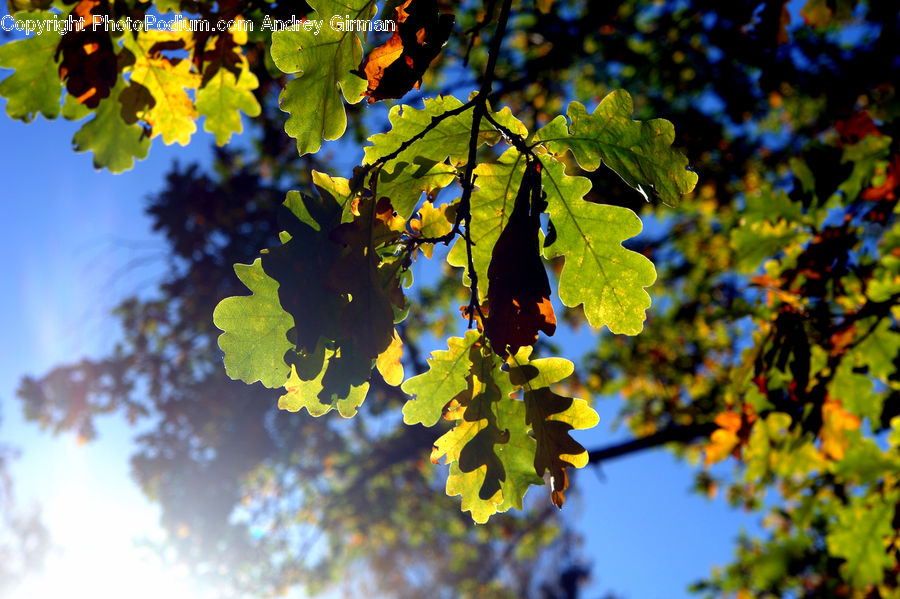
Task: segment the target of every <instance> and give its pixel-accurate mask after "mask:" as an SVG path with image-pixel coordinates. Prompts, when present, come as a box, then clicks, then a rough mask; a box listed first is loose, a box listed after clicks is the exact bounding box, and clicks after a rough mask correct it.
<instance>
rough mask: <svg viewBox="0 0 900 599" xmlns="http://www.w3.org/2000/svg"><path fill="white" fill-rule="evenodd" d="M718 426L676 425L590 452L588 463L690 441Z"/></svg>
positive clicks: (706, 434)
mask: <svg viewBox="0 0 900 599" xmlns="http://www.w3.org/2000/svg"><path fill="white" fill-rule="evenodd" d="M716 428H718V427H717V426H716V424H715V423H713V422H705V423H702V424H689V425H674V426H670V427H668V428H664V429H662V430H661V431H657V432H655V433H653V434H652V435H647V436H646V437H641V438H639V439H632V440H631V441H626V442H624V443H618V444H616V445H610V446H608V447H603V448H600V449H594V450H593V451H589V452H588V463H590V464H600V463H601V462H605V461H607V460H611V459H613V458H619V457H622V456H626V455H628V454H632V453H636V452H638V451H643V450H644V449H650V448H653V447H659V446H661V445H666V444H668V443H684V444H687V443H690V442H691V441H693V440H695V439H700V438H702V437H708V436H709V435H711V434H712V432H713V431H714V430H716Z"/></svg>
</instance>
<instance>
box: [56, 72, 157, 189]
mask: <svg viewBox="0 0 900 599" xmlns="http://www.w3.org/2000/svg"><path fill="white" fill-rule="evenodd" d="M124 88H125V83H124V82H123V81H122V80H119V82H118V83H117V84H116V87H115V88H113V90H112V91H111V92H110V94H109V97H108V98H104V99H103V100H101V101H100V105H99V106H97V110H96V113H95V116H94V118H92V119H91V120H89V121H88V122H86V123H85V124H84V125H82V127H81V129H79V130H78V131H77V132H76V133H75V136H74V137H73V138H72V145H73V146H74V147H75V151H76V152H87V151H92V152H93V153H94V168H104V167H106V168H107V169H109V171H110V172H111V173H121V172H122V171H127V170H128V169H130V168H131V167H132V166H134V159H135V158H137V159H138V160H143V159H144V158H146V157H147V153H148V152H149V151H150V139H149V138H148V137H147V136H146V135H144V130H143V129H142V128H141V127H140V126H139V125H135V124H131V125H129V124H127V123H126V122H125V121H124V120H123V119H122V115H121V105H120V103H119V101H118V100H119V95H120V94H121V93H122V90H123V89H124Z"/></svg>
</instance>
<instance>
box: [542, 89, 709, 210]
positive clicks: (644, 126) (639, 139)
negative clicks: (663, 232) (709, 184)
mask: <svg viewBox="0 0 900 599" xmlns="http://www.w3.org/2000/svg"><path fill="white" fill-rule="evenodd" d="M633 112H634V103H633V102H632V100H631V96H630V95H629V94H628V92H626V91H624V90H616V91H614V92H612V93H611V94H609V95H608V96H606V97H605V98H603V100H602V101H601V102H600V104H599V105H598V106H597V108H596V109H595V110H594V112H593V113H592V114H588V112H587V109H585V107H584V105H583V104H581V103H579V102H572V103H571V104H569V109H568V112H567V114H568V116H569V123H568V126H567V123H566V119H565V118H564V117H563V116H562V115H560V116H558V117H556V118H555V119H553V120H552V121H551V122H550V123H548V124H547V126H545V127H544V128H542V129H541V130H540V131H538V132H537V134H536V135H535V140H538V141H543V142H545V143H546V145H547V147H548V149H549V150H550V151H551V152H553V153H554V154H563V153H565V151H566V150H571V151H572V154H573V155H574V156H575V160H577V161H578V164H579V165H581V168H583V169H585V170H588V171H593V170H596V169H597V168H598V167H599V166H600V164H606V166H608V167H609V168H611V169H612V170H614V171H615V172H616V173H618V174H619V176H620V177H622V179H624V180H625V182H626V183H628V184H629V185H630V186H632V187H634V188H635V189H637V190H638V191H640V192H641V193H642V194H643V195H644V196H645V197H648V196H653V197H658V198H659V199H660V200H662V201H663V202H665V203H666V204H669V205H672V206H674V205H675V204H677V203H678V201H679V200H680V199H681V196H682V195H684V194H686V193H688V192H689V191H691V190H692V189H693V188H694V185H696V184H697V175H696V173H694V172H692V171H689V170H687V164H688V163H687V158H685V156H684V155H683V154H681V153H680V152H676V151H675V150H673V149H672V148H671V146H672V141H674V139H675V128H674V127H673V126H672V123H670V122H669V121H666V120H664V119H653V120H649V121H635V120H632V118H631V117H632V114H633Z"/></svg>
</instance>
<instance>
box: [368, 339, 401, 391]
mask: <svg viewBox="0 0 900 599" xmlns="http://www.w3.org/2000/svg"><path fill="white" fill-rule="evenodd" d="M402 357H403V341H402V340H401V339H400V335H398V334H397V329H394V337H393V339H391V344H390V345H388V347H387V349H386V350H384V351H383V352H381V355H379V356H378V358H376V359H375V366H376V367H377V368H378V372H380V373H381V376H382V378H384V382H385V383H387V384H388V385H390V386H392V387H396V386H397V385H399V384H400V383H402V382H403V364H401V363H400V358H402Z"/></svg>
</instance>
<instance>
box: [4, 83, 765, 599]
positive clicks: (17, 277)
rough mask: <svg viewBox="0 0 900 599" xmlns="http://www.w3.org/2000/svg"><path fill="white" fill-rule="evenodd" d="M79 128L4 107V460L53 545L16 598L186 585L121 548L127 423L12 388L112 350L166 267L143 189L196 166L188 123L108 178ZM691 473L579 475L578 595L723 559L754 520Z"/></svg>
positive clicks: (206, 141) (150, 527) (607, 411)
mask: <svg viewBox="0 0 900 599" xmlns="http://www.w3.org/2000/svg"><path fill="white" fill-rule="evenodd" d="M5 74H6V72H3V73H2V74H0V77H2V76H5ZM2 109H5V104H0V110H2ZM78 126H79V125H78V124H74V123H69V122H66V121H64V120H62V119H60V120H58V121H55V122H52V123H50V122H47V121H45V120H44V119H42V118H39V119H38V120H37V121H35V122H33V123H31V124H28V125H24V124H22V123H18V122H13V121H11V120H10V119H8V118H7V117H6V116H5V111H4V113H3V115H2V116H0V140H2V141H0V183H2V187H0V203H2V206H3V209H4V214H5V216H6V218H7V219H8V220H7V222H8V223H9V224H10V226H7V227H6V231H5V232H4V234H3V235H2V236H0V255H3V256H4V258H5V261H4V262H5V264H4V267H3V269H2V270H0V291H2V293H0V324H2V331H3V335H2V347H0V350H2V356H3V358H4V359H3V360H0V409H2V423H0V442H6V443H10V444H13V445H15V446H18V447H19V448H20V449H21V450H22V458H21V459H20V460H18V461H16V462H14V465H13V474H14V479H15V484H16V491H17V493H16V495H17V498H18V499H19V501H20V502H21V503H24V504H25V505H37V506H39V507H40V508H41V509H42V511H43V514H44V517H45V521H46V523H47V524H48V525H49V527H50V531H51V534H52V535H53V541H54V542H55V544H56V546H57V548H56V550H55V551H54V554H53V556H52V557H51V560H50V564H49V568H48V571H47V573H46V576H45V577H44V578H43V579H42V580H37V581H31V582H30V583H29V585H27V586H26V588H24V589H23V590H22V591H21V592H20V594H19V595H17V596H16V597H15V598H14V599H19V597H21V598H25V597H44V596H48V595H51V594H56V593H57V592H58V590H60V589H58V587H57V586H54V585H57V584H58V583H59V582H60V581H64V582H65V590H67V591H68V592H71V590H72V589H79V588H83V589H87V588H90V590H91V592H92V594H93V596H94V597H97V599H106V598H107V597H108V598H109V599H112V598H113V597H115V598H118V597H121V596H123V595H122V593H123V591H125V590H127V591H128V593H129V596H130V597H143V596H145V595H146V596H147V597H158V596H160V594H162V595H163V596H167V597H168V598H169V599H181V598H182V597H193V596H195V595H194V592H195V591H194V590H192V589H191V586H190V581H188V580H186V579H185V578H184V576H183V574H182V573H179V572H172V571H164V570H163V569H162V567H161V566H160V564H159V563H158V561H157V560H154V559H153V558H152V556H149V555H147V554H143V553H141V552H139V551H138V550H136V549H134V548H133V543H132V541H133V540H135V539H138V538H141V537H149V538H158V537H159V534H160V531H159V529H158V527H157V519H158V512H157V510H156V508H155V507H154V506H153V505H151V504H150V503H149V502H147V501H146V500H145V499H144V498H143V496H142V495H141V494H140V491H139V490H138V489H137V487H136V485H135V484H134V482H133V481H132V479H131V478H130V474H129V465H128V458H129V454H130V451H131V441H130V440H131V438H132V437H133V436H134V435H135V434H136V431H134V430H133V429H129V428H128V427H127V426H126V425H125V423H124V421H123V420H122V419H120V418H118V417H109V418H106V419H103V420H101V422H100V427H99V437H98V439H97V440H96V441H95V442H93V443H90V444H86V445H79V444H78V443H77V441H76V439H75V438H74V437H73V436H72V435H62V436H60V437H54V436H52V435H50V434H49V433H45V432H41V431H40V430H38V429H37V427H36V426H34V425H33V424H29V423H25V422H24V421H23V420H22V418H21V415H20V411H19V410H20V408H19V403H18V400H16V399H15V398H14V392H15V388H16V386H17V384H18V381H19V379H20V378H21V376H23V375H26V374H30V375H40V374H42V373H44V372H46V371H47V370H49V369H50V368H51V367H53V366H54V365H58V364H61V363H66V362H70V361H73V360H77V359H78V358H81V357H83V356H95V357H96V356H102V355H104V354H105V353H107V352H109V351H110V350H111V349H112V347H113V346H114V344H115V342H116V340H117V339H119V338H120V336H121V335H120V331H119V330H118V328H117V325H116V324H115V321H114V320H112V319H111V318H110V317H109V312H110V310H111V309H112V308H113V307H114V306H115V305H116V304H117V303H118V302H119V300H121V299H122V298H124V297H127V296H129V295H132V294H134V293H136V292H142V291H144V290H147V289H152V284H153V282H155V281H156V280H157V279H158V277H159V276H160V275H161V273H162V272H163V271H162V269H163V268H164V267H165V263H164V259H163V256H164V252H165V250H166V246H165V243H164V241H163V240H162V239H161V238H160V237H159V236H158V235H154V234H153V233H152V232H151V230H150V223H149V221H148V219H147V218H146V217H145V216H144V214H143V212H142V209H143V205H144V201H143V200H144V198H145V197H146V196H147V195H148V194H151V193H154V192H157V191H159V190H160V189H161V188H162V185H163V176H164V174H165V172H166V171H167V170H168V168H169V166H170V165H171V162H172V161H173V160H179V161H181V162H189V161H192V160H200V161H201V162H205V163H208V162H209V160H210V159H211V151H210V144H211V143H212V138H211V136H209V135H205V134H197V135H195V136H194V138H193V142H192V144H191V145H190V146H189V147H187V148H183V147H181V146H174V147H166V146H164V145H162V143H161V141H160V140H159V139H157V140H155V141H154V144H153V147H152V149H151V152H150V157H149V158H148V159H147V160H145V161H143V162H139V163H137V165H136V167H135V168H134V169H132V170H131V171H128V172H126V173H124V174H121V175H111V174H109V173H107V172H105V171H102V172H98V171H95V170H94V168H93V166H92V162H91V156H90V154H87V153H86V154H76V153H74V151H73V150H72V149H71V141H70V140H71V137H72V134H73V133H74V131H76V130H77V128H78ZM342 174H346V173H342ZM250 258H251V257H248V261H249V260H250ZM651 295H652V289H651ZM579 337H580V338H581V341H582V342H583V338H584V335H580V336H579ZM569 347H571V345H570V346H569ZM275 397H276V395H273V401H274V400H275ZM616 408H617V406H616V402H615V401H613V400H607V401H603V402H601V405H599V406H598V411H599V412H600V413H601V425H600V426H599V427H598V428H597V429H596V430H595V431H591V432H588V433H584V434H582V435H580V439H581V440H582V442H583V443H584V444H585V445H586V446H587V447H589V448H594V447H598V446H601V445H606V444H609V443H613V442H615V441H616V440H621V439H624V438H626V435H625V434H624V433H622V432H621V431H618V432H610V431H609V428H608V423H609V422H610V421H611V420H612V418H613V416H614V414H615V410H616ZM285 417H290V416H289V415H287V414H286V415H285ZM692 472H693V468H692V467H691V466H689V465H687V464H685V463H683V462H678V461H676V460H675V459H674V458H672V457H671V456H670V455H669V454H667V453H666V452H664V451H659V450H658V451H652V452H644V453H642V454H640V455H637V456H632V457H628V458H622V459H619V460H615V461H613V462H610V463H609V464H607V465H604V466H603V469H602V471H601V472H600V474H601V476H598V472H597V471H596V470H595V469H590V468H589V469H587V470H585V471H583V472H580V473H579V474H578V475H577V483H576V484H577V485H578V487H579V488H580V489H581V490H582V494H581V495H580V496H579V497H578V498H577V499H574V498H573V500H572V501H570V502H569V503H567V505H566V509H565V513H564V517H566V518H569V519H570V520H571V521H572V522H573V523H574V524H575V526H576V527H577V528H578V529H580V530H581V531H582V532H583V533H584V535H585V538H586V542H585V546H584V554H585V555H586V556H588V558H589V559H590V560H592V562H593V566H594V567H593V574H592V580H593V583H592V586H591V591H590V592H589V593H587V594H586V597H587V598H591V597H595V596H599V595H600V594H601V593H602V592H604V591H606V590H613V591H615V592H616V593H618V594H619V595H620V596H622V597H628V598H631V599H654V598H660V599H662V598H666V599H677V598H679V597H687V596H688V595H687V593H686V591H685V588H686V586H687V585H688V584H689V583H690V582H692V581H695V580H697V579H698V578H700V577H702V576H704V575H706V574H707V573H708V572H709V569H710V567H712V566H713V565H714V564H724V563H726V562H727V561H728V560H729V559H730V557H731V553H732V548H733V541H734V539H735V537H736V536H737V534H738V532H739V531H740V529H741V527H751V528H752V527H754V525H755V523H756V522H757V519H758V516H754V515H747V514H743V513H741V512H738V511H735V510H732V509H730V508H728V507H727V506H726V505H725V502H724V501H723V500H721V499H719V500H715V501H710V500H707V499H705V498H703V497H700V496H696V495H691V494H690V493H689V491H688V489H689V487H690V486H691V482H692ZM601 478H602V480H601ZM532 493H541V490H534V491H532ZM98 581H102V582H101V583H98ZM98 585H99V586H98ZM135 593H138V594H135ZM139 593H144V594H145V595H141V594H139ZM75 596H78V594H77V593H76V595H75Z"/></svg>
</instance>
